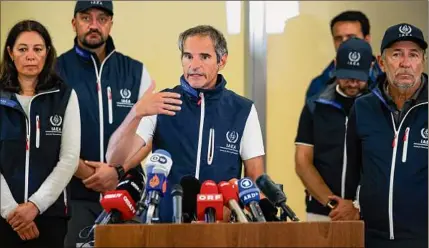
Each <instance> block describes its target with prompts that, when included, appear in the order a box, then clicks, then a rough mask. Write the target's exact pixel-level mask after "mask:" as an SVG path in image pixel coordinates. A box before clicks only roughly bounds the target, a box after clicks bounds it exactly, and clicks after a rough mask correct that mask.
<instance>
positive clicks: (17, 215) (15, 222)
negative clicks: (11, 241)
mask: <svg viewBox="0 0 429 248" xmlns="http://www.w3.org/2000/svg"><path fill="white" fill-rule="evenodd" d="M38 214H39V209H38V208H37V207H36V205H34V203H32V202H30V201H29V202H26V203H24V204H20V205H19V206H18V207H17V208H16V209H15V210H14V211H13V212H12V213H10V214H9V216H8V217H7V222H8V223H9V224H10V225H11V226H12V228H13V230H14V231H15V232H18V231H21V230H23V229H26V228H27V227H28V226H29V224H30V223H31V222H33V220H34V219H35V218H36V216H37V215H38Z"/></svg>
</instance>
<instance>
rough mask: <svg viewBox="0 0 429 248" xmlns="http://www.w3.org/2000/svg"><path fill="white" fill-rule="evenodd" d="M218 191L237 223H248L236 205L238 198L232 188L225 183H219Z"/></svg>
mask: <svg viewBox="0 0 429 248" xmlns="http://www.w3.org/2000/svg"><path fill="white" fill-rule="evenodd" d="M218 189H219V191H220V193H221V194H222V196H223V201H224V204H225V205H227V206H228V207H229V209H231V210H232V211H233V212H234V213H235V214H236V217H237V220H238V222H241V223H248V222H249V221H248V220H247V218H246V216H245V215H244V213H243V211H242V210H241V208H240V206H239V205H238V202H237V201H238V196H237V193H236V191H235V190H234V189H233V186H232V185H231V184H229V183H227V182H220V183H219V184H218Z"/></svg>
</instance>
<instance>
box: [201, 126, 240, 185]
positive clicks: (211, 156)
mask: <svg viewBox="0 0 429 248" xmlns="http://www.w3.org/2000/svg"><path fill="white" fill-rule="evenodd" d="M240 141H241V134H240V133H239V132H238V131H235V130H232V129H231V130H221V129H213V128H212V129H210V135H209V145H208V147H209V148H211V149H208V150H209V153H208V159H207V162H208V164H209V165H213V166H214V167H216V168H215V170H214V171H213V173H214V175H215V178H217V179H218V180H227V179H230V178H233V177H237V175H238V174H239V172H240V169H241V157H240ZM210 151H211V152H210Z"/></svg>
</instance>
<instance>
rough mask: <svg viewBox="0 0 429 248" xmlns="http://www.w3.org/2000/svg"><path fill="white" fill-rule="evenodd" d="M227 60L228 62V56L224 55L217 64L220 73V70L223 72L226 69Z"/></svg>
mask: <svg viewBox="0 0 429 248" xmlns="http://www.w3.org/2000/svg"><path fill="white" fill-rule="evenodd" d="M227 60H228V54H224V55H223V56H222V57H221V58H220V61H219V63H218V64H217V67H218V70H219V71H220V70H222V69H223V68H224V67H225V65H226V62H227Z"/></svg>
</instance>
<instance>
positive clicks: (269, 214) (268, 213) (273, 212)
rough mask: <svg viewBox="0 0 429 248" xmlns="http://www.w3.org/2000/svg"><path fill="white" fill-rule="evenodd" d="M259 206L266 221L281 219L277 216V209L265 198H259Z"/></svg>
mask: <svg viewBox="0 0 429 248" xmlns="http://www.w3.org/2000/svg"><path fill="white" fill-rule="evenodd" d="M259 207H261V210H262V213H263V214H264V216H265V219H266V220H267V221H268V222H272V221H281V220H280V219H279V218H278V217H277V212H278V211H279V210H278V209H277V208H276V207H275V206H274V205H273V204H272V203H271V202H270V200H268V199H267V198H264V199H261V200H260V201H259Z"/></svg>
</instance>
